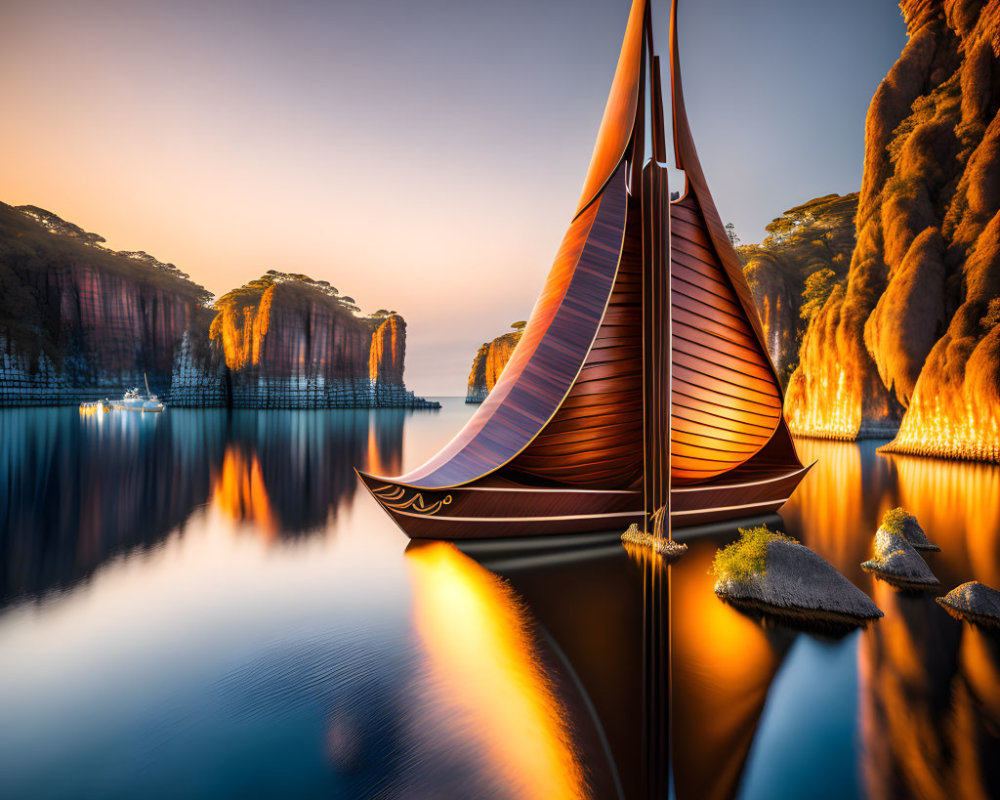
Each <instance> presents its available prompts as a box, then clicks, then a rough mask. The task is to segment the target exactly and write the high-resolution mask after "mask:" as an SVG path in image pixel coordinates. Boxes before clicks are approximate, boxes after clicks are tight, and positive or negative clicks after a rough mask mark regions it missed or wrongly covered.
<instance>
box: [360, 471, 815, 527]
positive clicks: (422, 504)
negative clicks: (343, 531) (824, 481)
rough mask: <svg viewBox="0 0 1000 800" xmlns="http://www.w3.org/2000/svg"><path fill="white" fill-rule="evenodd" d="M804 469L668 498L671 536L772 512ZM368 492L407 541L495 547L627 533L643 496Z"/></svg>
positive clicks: (509, 489)
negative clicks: (494, 543) (505, 542)
mask: <svg viewBox="0 0 1000 800" xmlns="http://www.w3.org/2000/svg"><path fill="white" fill-rule="evenodd" d="M808 470H809V467H798V468H795V469H790V470H767V471H760V472H747V473H745V474H742V475H737V476H733V475H730V476H726V477H724V478H720V479H719V480H718V481H716V482H713V483H709V484H703V485H699V486H678V487H674V488H673V489H672V490H671V493H670V515H671V522H672V525H673V527H674V528H685V527H692V526H696V525H706V524H710V523H714V522H723V521H725V520H730V519H743V518H747V517H757V516H765V515H768V514H773V513H774V512H776V511H777V510H778V509H779V508H780V507H781V506H782V505H783V504H784V502H785V501H786V500H787V499H788V498H789V496H790V495H791V493H792V492H793V491H794V490H795V488H796V487H797V486H798V484H799V482H800V481H801V480H802V478H803V477H804V476H805V474H806V472H807V471H808ZM358 475H359V477H360V478H361V480H362V482H363V483H364V485H365V487H366V488H367V489H368V490H369V491H370V492H371V493H372V496H373V497H374V498H375V500H376V501H377V502H378V503H379V505H380V506H382V508H383V509H384V510H385V511H386V513H388V514H389V516H390V517H392V519H393V521H394V522H395V523H396V524H397V525H398V526H399V527H400V529H401V530H402V531H403V532H404V533H405V534H406V535H407V536H409V537H410V538H411V539H446V540H449V541H452V540H462V539H492V538H515V537H521V536H528V537H530V536H551V535H558V534H570V533H593V532H598V531H618V530H621V531H624V530H625V528H626V527H628V525H630V524H631V523H633V522H636V523H639V524H641V523H642V521H643V516H644V515H643V498H642V491H641V489H616V490H598V489H589V488H585V487H572V486H558V487H551V486H545V487H540V486H524V485H518V484H515V483H513V482H509V481H501V480H497V481H494V482H493V483H492V484H486V485H484V484H483V483H480V484H478V485H472V486H460V487H455V488H451V489H446V490H427V489H423V488H415V487H411V486H405V485H401V484H399V483H395V482H393V481H392V480H391V479H389V480H387V479H384V478H380V477H377V476H373V475H367V474H364V473H360V472H359V473H358Z"/></svg>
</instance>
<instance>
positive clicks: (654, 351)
mask: <svg viewBox="0 0 1000 800" xmlns="http://www.w3.org/2000/svg"><path fill="white" fill-rule="evenodd" d="M645 33H646V37H645V42H644V45H645V47H646V48H648V50H649V68H650V76H649V77H650V82H649V100H650V116H651V120H650V122H651V125H650V127H651V131H652V150H653V153H652V159H651V160H650V161H649V162H648V163H647V164H646V165H645V166H644V167H643V172H642V241H643V254H642V259H643V267H642V272H643V291H642V320H643V337H642V339H643V506H644V510H645V514H646V516H645V519H646V526H645V531H644V532H645V533H647V534H649V533H653V534H654V536H655V537H656V538H657V539H660V538H662V537H663V535H664V533H665V534H666V537H667V538H668V539H669V538H670V372H671V360H672V359H671V354H672V343H671V336H670V333H671V331H670V329H671V324H670V317H671V307H670V295H671V292H670V209H669V203H670V188H669V185H668V182H667V170H666V167H665V166H663V161H665V160H666V143H665V141H664V124H663V95H662V91H661V88H660V59H659V57H658V56H657V55H656V50H655V47H654V44H653V26H652V19H651V15H650V9H649V7H648V6H647V8H646V18H645ZM650 523H652V526H653V530H652V531H650V530H649V525H650ZM664 527H665V529H664Z"/></svg>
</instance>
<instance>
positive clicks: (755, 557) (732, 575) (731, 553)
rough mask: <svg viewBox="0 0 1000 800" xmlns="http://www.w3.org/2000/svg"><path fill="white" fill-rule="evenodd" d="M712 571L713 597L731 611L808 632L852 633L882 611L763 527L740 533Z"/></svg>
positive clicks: (811, 554) (802, 549)
mask: <svg viewBox="0 0 1000 800" xmlns="http://www.w3.org/2000/svg"><path fill="white" fill-rule="evenodd" d="M740 534H741V538H740V539H739V540H738V541H736V542H733V543H732V544H730V545H728V546H727V547H724V548H722V549H721V550H719V552H718V553H717V554H716V556H715V560H714V562H713V564H712V571H713V573H714V574H715V576H716V578H717V579H718V580H717V582H716V584H715V593H716V594H717V595H719V596H720V597H721V598H723V599H724V600H726V601H727V602H729V603H732V604H733V605H735V606H737V607H739V608H744V609H747V610H752V611H759V612H763V613H765V614H768V615H770V616H775V617H778V618H783V619H786V620H788V621H790V622H793V623H798V624H802V623H806V624H807V625H809V626H810V627H834V628H843V627H857V626H860V625H864V624H866V623H867V622H869V621H871V620H873V619H878V618H879V617H881V616H882V611H881V610H880V609H879V608H878V606H876V605H875V604H874V603H873V602H872V601H871V599H870V598H869V597H868V595H866V594H865V593H864V592H862V591H861V590H860V589H858V588H857V587H856V586H855V585H854V584H852V583H851V582H850V581H849V580H847V578H845V577H844V576H843V575H841V574H840V573H839V572H837V570H836V569H834V568H833V566H831V565H830V564H829V563H828V562H827V561H825V560H824V559H823V558H822V557H820V556H819V555H818V554H816V553H815V552H813V551H812V550H810V549H809V548H808V547H806V546H804V545H802V544H799V543H798V542H796V541H795V540H794V539H789V538H788V537H786V536H784V535H783V534H781V533H775V532H772V531H770V530H768V529H767V528H766V527H764V526H760V527H757V528H752V529H749V530H741V531H740Z"/></svg>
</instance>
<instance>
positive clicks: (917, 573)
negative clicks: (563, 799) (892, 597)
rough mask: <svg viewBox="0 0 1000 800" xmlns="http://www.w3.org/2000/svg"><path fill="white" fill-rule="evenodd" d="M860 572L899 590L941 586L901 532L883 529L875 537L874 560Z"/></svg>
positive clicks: (864, 565) (863, 565) (869, 561)
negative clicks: (867, 573)
mask: <svg viewBox="0 0 1000 800" xmlns="http://www.w3.org/2000/svg"><path fill="white" fill-rule="evenodd" d="M861 569H863V570H864V571H865V572H871V573H872V574H873V575H875V577H876V578H881V579H882V580H884V581H886V582H888V583H891V584H894V585H896V586H899V587H901V588H909V589H922V588H932V587H935V586H940V583H941V582H940V581H939V580H938V579H937V578H936V577H935V576H934V573H933V572H931V568H930V567H928V566H927V562H925V561H924V560H923V558H921V556H920V553H918V552H917V551H916V550H914V549H913V545H911V544H910V543H909V542H908V541H906V537H905V536H903V534H902V532H901V531H897V530H894V529H890V528H886V527H884V526H883V527H881V528H879V529H878V531H877V532H876V533H875V556H874V558H871V559H869V560H868V561H865V562H863V563H862V564H861Z"/></svg>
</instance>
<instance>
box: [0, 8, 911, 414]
mask: <svg viewBox="0 0 1000 800" xmlns="http://www.w3.org/2000/svg"><path fill="white" fill-rule="evenodd" d="M666 5H667V4H666V2H659V0H656V2H654V8H655V9H656V10H657V16H656V31H657V33H656V35H657V37H658V48H660V49H664V48H665V45H666V14H665V13H664V11H665V9H666ZM628 8H629V3H628V2H625V0H604V1H603V2H597V0H589V1H586V2H572V1H571V0H546V2H544V3H538V2H532V1H531V0H511V1H510V2H505V3H497V2H495V0H491V1H490V2H478V0H466V2H455V1H454V0H427V2H415V1H414V0H367V2H361V3H353V2H352V3H348V2H320V0H314V1H313V2H302V0H292V1H290V2H277V0H255V1H253V2H235V1H234V0H224V1H222V2H196V1H195V0H173V2H149V1H148V0H128V1H127V2H126V1H122V0H91V2H87V3H79V2H65V1H61V0H6V2H5V3H4V11H3V15H2V18H3V24H2V26H0V104H2V106H0V107H2V108H3V109H4V110H3V113H2V115H0V200H2V201H4V202H6V203H10V204H13V205H21V204H33V205H39V206H42V207H43V208H47V209H49V210H51V211H54V212H55V213H56V214H59V215H60V216H62V217H63V218H65V219H67V220H70V221H72V222H74V223H76V224H78V225H81V226H82V227H84V228H86V229H87V230H90V231H96V232H98V233H100V234H101V235H103V236H105V237H106V238H107V240H108V245H109V246H111V247H114V248H116V249H126V250H146V251H147V252H149V253H152V254H153V255H155V256H156V257H157V258H159V259H161V260H163V261H170V262H172V263H174V264H176V265H177V266H178V267H180V268H181V269H182V270H184V271H185V272H187V273H189V274H190V275H191V277H192V278H193V279H194V280H196V281H198V282H199V283H202V284H203V285H205V286H206V287H207V288H208V289H209V290H211V291H213V292H215V293H217V294H221V293H222V292H225V291H226V290H228V289H230V288H233V287H234V286H238V285H240V284H243V283H245V282H246V281H248V280H251V279H253V278H255V277H257V276H258V275H260V274H261V273H263V272H265V271H266V270H268V269H279V270H283V271H292V272H304V273H307V274H308V275H310V276H312V277H313V278H316V279H325V280H328V281H330V282H331V283H332V284H333V285H334V286H336V287H338V288H339V289H340V290H341V292H342V293H343V294H346V295H350V296H352V297H354V298H355V299H356V300H357V302H358V304H359V305H360V306H361V308H362V309H363V310H364V311H365V312H371V311H374V310H376V309H378V308H382V307H385V308H391V309H395V310H397V311H399V312H400V313H401V314H403V316H404V317H405V318H406V320H407V322H408V324H409V331H408V333H409V336H408V341H407V361H406V363H407V367H406V381H407V384H408V385H409V386H410V388H412V389H414V390H415V391H417V392H418V393H419V394H424V395H454V394H463V393H464V386H465V380H466V378H467V376H468V371H469V366H470V364H471V361H472V357H473V355H474V353H475V351H476V348H477V347H478V346H479V345H480V344H481V343H482V342H483V341H485V340H487V339H491V338H493V337H494V336H496V335H499V334H500V333H502V332H504V330H505V329H506V328H507V325H508V324H509V323H510V322H512V321H514V320H518V319H524V318H526V317H527V315H528V314H529V312H530V310H531V307H532V305H533V304H534V300H535V297H536V295H537V293H538V291H539V289H540V287H541V285H542V282H543V281H544V278H545V275H546V273H547V271H548V268H549V266H550V264H551V261H552V258H553V256H554V255H555V252H556V249H557V247H558V243H559V241H560V239H561V238H562V235H563V233H564V231H565V228H566V225H567V224H568V222H569V218H570V216H571V214H572V212H573V210H574V207H575V203H576V200H577V198H578V195H579V192H580V187H581V183H582V181H583V177H584V174H585V171H586V167H587V164H588V163H589V159H590V153H591V149H592V148H593V143H594V138H595V136H596V133H597V127H598V123H599V121H600V117H601V114H602V112H603V109H604V102H605V99H606V96H607V91H608V88H609V86H610V82H611V77H612V75H613V72H614V66H615V63H616V61H617V57H618V49H619V46H620V44H621V37H622V34H623V32H624V27H625V20H626V18H627V15H628ZM680 25H681V36H682V38H681V54H682V58H683V65H684V78H685V90H686V91H685V94H686V98H687V105H688V111H689V114H690V117H691V122H692V127H693V129H694V135H695V137H696V140H697V141H698V144H699V151H700V154H701V157H702V162H703V165H704V167H705V170H706V173H707V175H708V179H709V181H710V183H711V186H712V188H713V192H714V194H715V199H716V202H717V205H718V206H719V209H720V212H721V214H722V216H723V219H724V220H726V221H732V222H734V223H735V225H736V227H737V230H738V232H739V233H740V235H741V236H742V237H743V239H744V241H748V242H749V241H759V240H760V238H761V237H762V235H763V226H764V225H765V224H766V223H767V222H768V221H770V219H771V218H772V217H774V216H776V215H777V214H779V213H780V212H781V211H783V210H784V209H785V208H788V207H790V206H792V205H795V204H797V203H801V202H803V201H805V200H808V199H809V198H812V197H815V196H817V195H821V194H826V193H829V192H849V191H854V190H856V189H857V188H858V187H859V185H860V181H861V161H862V155H863V150H864V116H865V111H866V109H867V105H868V102H869V101H870V99H871V96H872V93H873V92H874V90H875V88H876V87H877V85H878V83H879V81H880V80H881V79H882V77H883V76H884V75H885V73H886V72H887V70H888V69H889V67H890V66H891V65H892V63H893V61H894V60H895V59H896V57H897V56H898V55H899V52H900V50H901V48H902V46H903V44H904V42H905V28H904V25H903V21H902V18H901V16H900V14H899V11H898V8H897V6H896V4H895V3H894V2H892V0H843V1H842V2H839V3H829V2H824V0H758V1H756V2H753V3H747V2H745V0H697V1H696V2H695V0H688V2H686V3H682V5H681V9H680ZM720 101H721V102H720ZM677 188H681V187H677Z"/></svg>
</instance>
